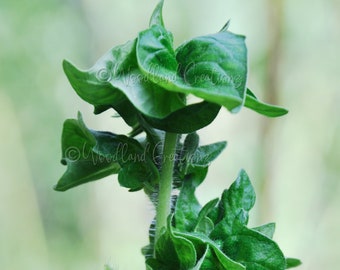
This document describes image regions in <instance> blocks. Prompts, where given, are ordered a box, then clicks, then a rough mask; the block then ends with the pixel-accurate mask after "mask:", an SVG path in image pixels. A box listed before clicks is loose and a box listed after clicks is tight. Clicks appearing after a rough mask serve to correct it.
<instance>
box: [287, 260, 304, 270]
mask: <svg viewBox="0 0 340 270" xmlns="http://www.w3.org/2000/svg"><path fill="white" fill-rule="evenodd" d="M301 264H302V262H301V261H300V260H299V259H295V258H286V269H288V268H294V267H297V266H299V265H301Z"/></svg>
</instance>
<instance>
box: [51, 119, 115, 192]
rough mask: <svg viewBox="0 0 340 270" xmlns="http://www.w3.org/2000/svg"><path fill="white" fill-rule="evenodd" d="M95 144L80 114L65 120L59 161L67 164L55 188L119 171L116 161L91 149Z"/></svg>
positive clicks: (66, 187) (81, 182) (74, 184)
mask: <svg viewBox="0 0 340 270" xmlns="http://www.w3.org/2000/svg"><path fill="white" fill-rule="evenodd" d="M95 145H96V139H95V136H94V135H93V134H92V133H91V132H90V131H89V130H88V129H87V127H86V126H85V124H84V122H83V120H82V117H81V115H80V114H79V115H78V120H75V119H68V120H66V121H65V123H64V127H63V133H62V160H61V163H62V164H63V165H67V170H66V172H65V173H64V174H63V176H62V177H61V178H60V180H59V181H58V183H57V185H56V186H54V189H55V190H57V191H65V190H67V189H70V188H72V187H75V186H78V185H81V184H84V183H87V182H90V181H94V180H98V179H101V178H103V177H106V176H108V175H111V174H114V173H118V172H119V170H120V169H121V167H120V165H119V164H118V163H117V162H111V161H108V160H106V159H105V158H103V157H102V156H100V155H98V154H96V153H95V152H94V151H93V150H92V149H93V147H94V146H95Z"/></svg>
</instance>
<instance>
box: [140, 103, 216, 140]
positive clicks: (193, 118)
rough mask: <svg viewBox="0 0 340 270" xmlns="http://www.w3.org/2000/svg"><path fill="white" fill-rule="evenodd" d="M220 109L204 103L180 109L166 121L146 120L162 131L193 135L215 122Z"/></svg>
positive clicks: (214, 105) (148, 118)
mask: <svg viewBox="0 0 340 270" xmlns="http://www.w3.org/2000/svg"><path fill="white" fill-rule="evenodd" d="M220 108H221V107H220V106H219V105H216V104H214V103H209V102H206V101H203V102H200V103H196V104H191V105H188V106H186V107H184V108H182V109H179V110H177V111H175V112H173V113H171V114H170V115H168V116H167V117H165V118H164V119H157V118H152V117H146V118H145V119H146V121H147V122H148V123H149V124H150V125H151V126H152V127H154V128H157V129H160V130H164V131H167V132H171V133H178V134H185V133H192V132H194V131H197V130H199V129H201V128H204V127H205V126H207V125H209V124H210V123H211V122H212V121H214V119H215V118H216V116H217V115H218V112H219V111H220Z"/></svg>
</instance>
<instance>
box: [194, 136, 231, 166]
mask: <svg viewBox="0 0 340 270" xmlns="http://www.w3.org/2000/svg"><path fill="white" fill-rule="evenodd" d="M226 146H227V142H217V143H213V144H209V145H204V146H200V147H199V148H197V150H196V151H195V153H194V154H193V156H192V157H191V158H190V163H191V164H192V165H193V166H209V165H210V163H211V162H212V161H214V160H215V159H216V158H217V157H218V156H219V155H220V154H221V153H222V151H223V150H224V149H225V147H226Z"/></svg>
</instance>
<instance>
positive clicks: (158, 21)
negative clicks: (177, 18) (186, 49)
mask: <svg viewBox="0 0 340 270" xmlns="http://www.w3.org/2000/svg"><path fill="white" fill-rule="evenodd" d="M163 4H164V0H161V1H159V3H158V5H157V6H156V8H155V10H154V11H153V13H152V15H151V18H150V23H149V25H150V27H151V26H153V25H161V26H163V27H164V22H163V15H162V9H163Z"/></svg>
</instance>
